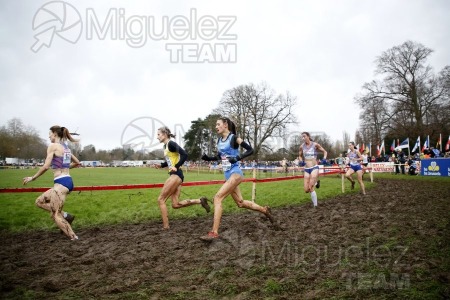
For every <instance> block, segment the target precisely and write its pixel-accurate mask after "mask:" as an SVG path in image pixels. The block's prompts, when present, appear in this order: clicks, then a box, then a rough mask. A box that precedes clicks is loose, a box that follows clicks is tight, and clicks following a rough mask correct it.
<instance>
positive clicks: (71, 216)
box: [64, 213, 75, 225]
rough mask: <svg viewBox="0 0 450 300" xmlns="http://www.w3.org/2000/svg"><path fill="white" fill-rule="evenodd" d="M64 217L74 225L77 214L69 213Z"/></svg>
mask: <svg viewBox="0 0 450 300" xmlns="http://www.w3.org/2000/svg"><path fill="white" fill-rule="evenodd" d="M64 219H66V221H67V223H69V224H70V225H72V222H73V220H75V216H73V215H71V214H69V213H68V214H67V216H66V217H65V218H64Z"/></svg>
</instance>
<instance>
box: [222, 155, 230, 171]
mask: <svg viewBox="0 0 450 300" xmlns="http://www.w3.org/2000/svg"><path fill="white" fill-rule="evenodd" d="M222 169H223V171H224V172H226V171H229V170H230V169H231V163H230V162H229V161H228V158H226V156H222Z"/></svg>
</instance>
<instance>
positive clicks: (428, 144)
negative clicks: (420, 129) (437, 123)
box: [422, 135, 430, 152]
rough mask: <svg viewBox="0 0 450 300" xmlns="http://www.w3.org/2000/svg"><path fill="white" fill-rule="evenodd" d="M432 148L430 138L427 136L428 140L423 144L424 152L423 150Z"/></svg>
mask: <svg viewBox="0 0 450 300" xmlns="http://www.w3.org/2000/svg"><path fill="white" fill-rule="evenodd" d="M427 148H430V136H429V135H428V136H427V139H426V140H425V142H423V147H422V152H423V150H425V149H427Z"/></svg>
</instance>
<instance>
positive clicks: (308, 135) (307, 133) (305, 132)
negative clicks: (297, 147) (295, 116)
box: [302, 131, 311, 138]
mask: <svg viewBox="0 0 450 300" xmlns="http://www.w3.org/2000/svg"><path fill="white" fill-rule="evenodd" d="M302 134H306V136H307V137H309V138H311V135H310V134H309V132H307V131H303V132H302Z"/></svg>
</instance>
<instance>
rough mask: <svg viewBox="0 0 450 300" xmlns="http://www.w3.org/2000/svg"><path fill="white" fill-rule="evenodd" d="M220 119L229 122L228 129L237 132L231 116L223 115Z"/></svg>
mask: <svg viewBox="0 0 450 300" xmlns="http://www.w3.org/2000/svg"><path fill="white" fill-rule="evenodd" d="M219 120H221V121H222V122H224V123H227V124H228V130H229V131H230V132H231V133H232V134H236V125H235V124H234V123H233V121H231V120H230V119H229V118H227V117H221V118H219Z"/></svg>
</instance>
